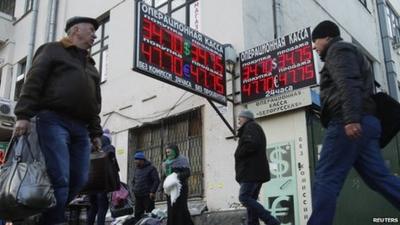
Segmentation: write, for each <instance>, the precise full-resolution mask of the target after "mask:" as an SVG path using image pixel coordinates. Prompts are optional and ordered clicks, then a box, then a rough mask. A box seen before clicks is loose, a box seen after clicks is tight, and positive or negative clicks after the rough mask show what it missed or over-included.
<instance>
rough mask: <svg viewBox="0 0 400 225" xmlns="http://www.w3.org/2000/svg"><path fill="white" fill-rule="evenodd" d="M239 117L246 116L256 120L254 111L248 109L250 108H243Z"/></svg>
mask: <svg viewBox="0 0 400 225" xmlns="http://www.w3.org/2000/svg"><path fill="white" fill-rule="evenodd" d="M239 117H244V118H247V119H250V120H254V114H253V112H251V111H250V110H248V109H245V110H242V111H241V112H240V113H239Z"/></svg>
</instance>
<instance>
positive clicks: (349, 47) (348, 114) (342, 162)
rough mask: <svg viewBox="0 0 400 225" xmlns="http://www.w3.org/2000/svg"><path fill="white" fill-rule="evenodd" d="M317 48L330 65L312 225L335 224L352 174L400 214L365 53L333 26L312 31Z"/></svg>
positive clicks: (325, 73) (324, 82)
mask: <svg viewBox="0 0 400 225" xmlns="http://www.w3.org/2000/svg"><path fill="white" fill-rule="evenodd" d="M312 39H313V42H314V46H313V49H314V50H315V51H316V52H317V53H318V54H319V55H320V57H321V60H322V61H324V62H325V64H324V67H323V68H322V70H321V72H320V74H321V84H320V89H321V92H320V97H321V122H322V125H323V126H324V127H325V128H326V133H325V138H324V143H323V147H322V150H321V155H320V159H319V160H318V163H317V166H316V169H315V179H314V184H313V190H312V201H313V204H312V206H313V212H312V215H311V217H310V220H309V221H308V225H332V223H333V220H334V216H335V208H336V200H337V196H338V195H339V193H340V190H341V189H342V186H343V183H344V181H345V179H346V177H347V174H348V173H349V171H350V169H351V168H352V167H354V168H355V169H356V171H357V172H358V173H359V174H360V176H361V178H362V179H363V180H364V182H365V183H366V184H367V185H368V186H369V187H370V188H371V189H373V190H375V191H377V192H379V193H381V194H382V195H383V196H384V197H385V198H386V199H387V200H388V201H389V202H391V203H392V204H393V205H394V206H395V207H396V208H398V209H399V210H400V179H399V178H396V177H395V176H394V175H392V174H391V173H390V171H389V169H388V168H387V167H386V166H385V162H384V160H383V157H382V155H381V151H380V148H379V138H380V135H381V125H380V121H379V120H378V119H377V118H376V117H375V116H374V114H375V107H376V106H375V103H374V101H373V100H372V99H371V95H372V94H373V82H374V77H373V74H372V69H371V65H370V63H369V62H368V60H367V58H366V57H365V56H364V54H363V53H362V52H361V51H360V50H359V49H358V48H357V47H356V46H355V45H353V44H351V43H348V42H345V41H343V40H342V39H341V37H340V30H339V27H338V26H337V25H336V24H335V23H333V22H331V21H323V22H321V23H319V24H318V25H317V26H316V27H315V28H314V30H313V32H312Z"/></svg>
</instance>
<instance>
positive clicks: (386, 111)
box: [372, 92, 400, 148]
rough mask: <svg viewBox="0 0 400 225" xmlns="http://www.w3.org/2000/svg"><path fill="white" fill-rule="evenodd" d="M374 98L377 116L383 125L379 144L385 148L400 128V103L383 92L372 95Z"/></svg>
mask: <svg viewBox="0 0 400 225" xmlns="http://www.w3.org/2000/svg"><path fill="white" fill-rule="evenodd" d="M372 99H373V100H374V101H375V104H376V117H377V118H378V119H379V120H380V122H381V127H382V133H381V138H380V140H379V144H380V147H381V148H384V147H385V146H386V145H387V144H389V142H390V141H391V140H392V139H393V137H394V136H396V134H397V133H398V132H399V130H400V103H399V102H397V101H396V100H394V99H393V98H392V97H390V96H389V95H388V94H386V93H383V92H379V93H376V94H374V95H372Z"/></svg>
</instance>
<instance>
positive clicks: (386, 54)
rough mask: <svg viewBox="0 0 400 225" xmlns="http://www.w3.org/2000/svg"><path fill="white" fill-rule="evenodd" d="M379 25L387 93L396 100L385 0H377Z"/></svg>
mask: <svg viewBox="0 0 400 225" xmlns="http://www.w3.org/2000/svg"><path fill="white" fill-rule="evenodd" d="M376 4H377V7H378V18H379V26H380V29H381V36H382V46H383V58H384V61H385V69H386V78H387V85H388V88H389V95H390V96H392V97H393V98H394V99H397V100H398V96H397V87H396V84H397V82H396V81H397V73H396V70H395V61H394V59H393V57H392V38H391V37H390V34H389V24H388V21H387V18H386V7H387V5H386V1H385V0H377V3H376Z"/></svg>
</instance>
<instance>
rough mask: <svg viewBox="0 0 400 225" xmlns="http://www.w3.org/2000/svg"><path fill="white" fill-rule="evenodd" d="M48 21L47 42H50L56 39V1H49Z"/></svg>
mask: <svg viewBox="0 0 400 225" xmlns="http://www.w3.org/2000/svg"><path fill="white" fill-rule="evenodd" d="M50 7H51V8H50V14H49V17H50V20H49V24H48V28H49V29H48V33H47V38H46V41H47V42H52V41H54V40H55V38H56V28H57V15H58V0H51V2H50Z"/></svg>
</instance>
